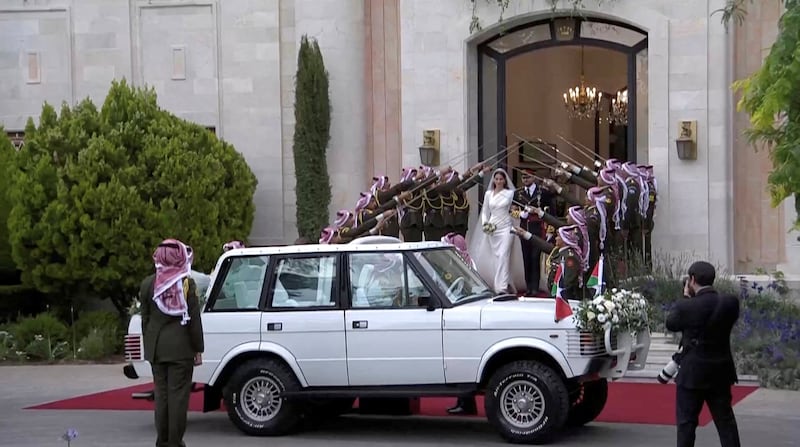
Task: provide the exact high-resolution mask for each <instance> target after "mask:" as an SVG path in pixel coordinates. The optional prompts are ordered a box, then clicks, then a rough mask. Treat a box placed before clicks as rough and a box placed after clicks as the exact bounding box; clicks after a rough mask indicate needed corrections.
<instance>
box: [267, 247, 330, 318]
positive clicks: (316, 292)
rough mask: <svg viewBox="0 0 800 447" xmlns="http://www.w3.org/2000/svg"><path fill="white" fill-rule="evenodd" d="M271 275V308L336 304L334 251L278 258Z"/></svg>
mask: <svg viewBox="0 0 800 447" xmlns="http://www.w3.org/2000/svg"><path fill="white" fill-rule="evenodd" d="M273 276H274V278H273V284H274V286H273V288H272V297H271V301H270V303H271V304H270V308H272V309H287V308H289V309H291V308H310V307H323V308H324V307H336V298H335V297H334V295H333V290H334V287H333V285H334V284H336V255H328V256H315V257H302V258H284V259H280V260H278V262H277V264H276V265H275V273H274V275H273Z"/></svg>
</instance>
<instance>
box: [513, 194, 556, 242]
mask: <svg viewBox="0 0 800 447" xmlns="http://www.w3.org/2000/svg"><path fill="white" fill-rule="evenodd" d="M532 186H533V185H532ZM528 188H529V187H527V186H523V187H522V188H519V189H517V191H516V193H515V194H514V201H515V202H517V203H518V204H520V205H522V206H530V207H535V208H539V209H541V210H545V209H551V208H552V207H553V196H552V194H551V193H550V192H549V191H545V190H544V188H542V187H541V186H539V185H535V186H533V188H534V190H533V194H531V193H530V192H529V191H528ZM519 223H520V227H522V229H524V230H525V231H528V232H530V233H531V234H534V235H536V236H539V237H543V236H544V233H545V227H544V222H543V221H542V218H540V217H539V215H537V214H536V213H529V214H528V217H527V218H525V219H522V218H520V222H519Z"/></svg>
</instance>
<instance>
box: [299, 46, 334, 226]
mask: <svg viewBox="0 0 800 447" xmlns="http://www.w3.org/2000/svg"><path fill="white" fill-rule="evenodd" d="M294 118H295V127H294V145H293V149H292V150H293V153H294V172H295V178H296V181H297V186H296V187H295V194H296V212H295V213H296V217H297V233H298V235H299V236H300V237H305V238H308V239H310V240H317V239H319V233H320V230H321V229H322V228H323V227H325V226H326V225H327V222H328V207H329V206H330V203H331V185H330V177H329V176H328V163H327V160H326V151H327V148H328V141H329V140H330V127H331V104H330V97H329V93H328V72H327V71H325V63H324V62H323V60H322V52H321V51H320V49H319V45H318V44H317V41H316V40H315V39H313V38H311V39H309V38H308V36H305V35H304V36H303V37H302V39H301V41H300V51H299V53H298V55H297V77H296V79H295V100H294Z"/></svg>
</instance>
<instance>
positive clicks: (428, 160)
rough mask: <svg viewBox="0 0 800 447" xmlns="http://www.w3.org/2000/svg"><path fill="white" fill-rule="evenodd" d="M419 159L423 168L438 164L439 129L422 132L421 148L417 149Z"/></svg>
mask: <svg viewBox="0 0 800 447" xmlns="http://www.w3.org/2000/svg"><path fill="white" fill-rule="evenodd" d="M419 158H420V161H422V164H423V165H424V166H436V165H437V164H438V162H439V160H438V159H439V129H427V130H423V131H422V146H420V147H419Z"/></svg>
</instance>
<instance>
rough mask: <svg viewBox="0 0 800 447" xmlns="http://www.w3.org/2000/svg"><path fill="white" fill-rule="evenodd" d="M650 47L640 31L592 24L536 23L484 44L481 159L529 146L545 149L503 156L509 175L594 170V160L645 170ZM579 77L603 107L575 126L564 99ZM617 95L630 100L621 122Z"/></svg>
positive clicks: (583, 20)
mask: <svg viewBox="0 0 800 447" xmlns="http://www.w3.org/2000/svg"><path fill="white" fill-rule="evenodd" d="M647 45H648V42H647V33H646V32H645V31H643V30H641V29H639V28H636V27H634V26H631V25H628V24H624V23H619V22H614V21H610V20H607V19H600V18H589V17H556V18H548V19H544V20H539V21H534V22H530V23H526V24H524V25H520V26H516V27H514V28H511V29H508V30H506V31H504V32H503V33H501V34H498V35H496V36H493V37H491V38H489V39H488V40H486V41H484V42H482V43H480V44H479V45H478V46H477V51H478V95H477V96H478V98H477V99H478V158H479V159H480V160H484V159H486V158H488V157H492V156H493V155H495V154H497V153H498V152H499V151H502V150H503V149H504V148H505V147H507V146H508V145H510V144H514V143H516V142H518V141H519V140H520V139H526V140H533V141H537V140H541V141H544V142H546V143H548V144H547V145H541V150H540V149H536V148H531V147H529V148H528V149H527V150H525V151H523V153H514V154H512V155H511V156H503V158H504V161H505V164H506V166H508V167H509V168H510V169H511V171H512V172H517V171H516V169H514V168H518V167H520V168H521V167H526V168H527V167H529V168H534V169H537V168H542V167H543V164H542V163H545V164H548V165H552V164H553V163H554V157H555V158H559V160H560V161H570V159H573V160H576V161H580V162H582V164H585V165H589V164H591V162H592V160H591V159H590V158H589V157H590V156H591V155H592V154H594V155H595V156H600V157H602V158H610V157H613V158H619V159H622V160H628V161H635V162H639V163H645V162H646V161H647V145H648V142H647V140H648V134H647V132H648V126H647V121H648V113H647V65H648V64H647ZM581 74H583V75H584V79H585V82H586V85H587V86H592V87H595V88H596V90H597V93H598V94H600V93H602V97H603V99H602V100H601V101H598V107H597V111H596V112H594V113H592V114H591V116H588V115H587V116H584V117H581V118H577V117H574V116H570V114H569V113H568V111H567V108H566V107H565V105H564V99H563V94H564V93H565V92H567V91H568V89H569V88H571V87H574V86H576V85H579V83H580V81H581ZM618 94H619V95H620V96H624V95H627V112H626V113H625V114H624V115H625V117H624V118H625V119H624V120H623V119H620V116H619V113H617V114H616V115H615V114H614V113H612V112H613V111H612V107H611V100H612V99H616V98H617V97H618ZM617 112H619V109H617ZM548 146H553V147H555V148H557V150H558V151H557V152H556V151H553V150H549V151H548V150H547V149H548ZM544 152H548V153H544ZM548 154H549V155H548ZM545 169H546V168H545ZM512 175H513V174H512ZM514 177H516V175H514Z"/></svg>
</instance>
